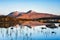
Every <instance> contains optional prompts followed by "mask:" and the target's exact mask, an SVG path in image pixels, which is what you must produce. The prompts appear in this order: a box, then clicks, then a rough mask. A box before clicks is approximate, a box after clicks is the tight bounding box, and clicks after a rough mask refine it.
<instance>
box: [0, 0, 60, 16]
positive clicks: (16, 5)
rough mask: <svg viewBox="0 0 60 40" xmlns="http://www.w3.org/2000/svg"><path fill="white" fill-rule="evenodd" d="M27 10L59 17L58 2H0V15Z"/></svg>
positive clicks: (19, 0) (59, 2) (6, 0)
mask: <svg viewBox="0 0 60 40" xmlns="http://www.w3.org/2000/svg"><path fill="white" fill-rule="evenodd" d="M29 10H33V11H36V12H42V13H50V14H57V15H60V0H0V15H8V14H9V13H10V12H13V11H19V12H27V11H29Z"/></svg>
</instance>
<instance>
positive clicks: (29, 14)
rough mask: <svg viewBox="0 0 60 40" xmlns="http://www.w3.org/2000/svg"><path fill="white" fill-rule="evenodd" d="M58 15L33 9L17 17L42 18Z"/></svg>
mask: <svg viewBox="0 0 60 40" xmlns="http://www.w3.org/2000/svg"><path fill="white" fill-rule="evenodd" d="M53 16H57V15H53V14H48V13H38V12H35V11H32V10H29V11H28V12H26V13H23V14H22V15H21V16H18V17H17V18H23V19H33V18H42V17H53Z"/></svg>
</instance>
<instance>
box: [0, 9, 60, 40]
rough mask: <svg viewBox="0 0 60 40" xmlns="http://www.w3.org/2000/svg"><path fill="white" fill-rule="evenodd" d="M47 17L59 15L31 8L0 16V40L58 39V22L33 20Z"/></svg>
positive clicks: (59, 34)
mask: <svg viewBox="0 0 60 40" xmlns="http://www.w3.org/2000/svg"><path fill="white" fill-rule="evenodd" d="M47 17H48V18H49V17H50V18H52V17H53V18H55V17H57V18H59V17H60V16H59V15H54V14H48V13H38V12H35V11H32V10H29V11H28V12H18V11H15V12H11V13H9V14H8V15H6V16H0V19H1V20H0V26H1V27H0V34H1V35H0V40H60V38H59V36H60V32H59V30H60V24H59V23H43V22H42V21H41V22H40V21H34V20H37V19H39V18H47ZM23 19H25V20H23ZM29 19H30V20H29ZM1 23H2V24H3V25H2V24H1ZM3 26H4V27H3Z"/></svg>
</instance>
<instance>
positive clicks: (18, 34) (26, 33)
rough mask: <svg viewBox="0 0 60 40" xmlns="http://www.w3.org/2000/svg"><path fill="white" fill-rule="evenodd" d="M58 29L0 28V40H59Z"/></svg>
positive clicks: (59, 30)
mask: <svg viewBox="0 0 60 40" xmlns="http://www.w3.org/2000/svg"><path fill="white" fill-rule="evenodd" d="M59 37H60V28H56V29H50V28H41V27H35V28H31V29H30V28H28V27H23V28H21V27H20V26H19V27H18V28H15V27H14V28H7V29H5V28H0V40H60V38H59Z"/></svg>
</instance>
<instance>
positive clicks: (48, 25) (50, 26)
mask: <svg viewBox="0 0 60 40" xmlns="http://www.w3.org/2000/svg"><path fill="white" fill-rule="evenodd" d="M46 27H48V28H51V29H54V28H57V26H56V25H55V24H53V23H51V24H47V25H46Z"/></svg>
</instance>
